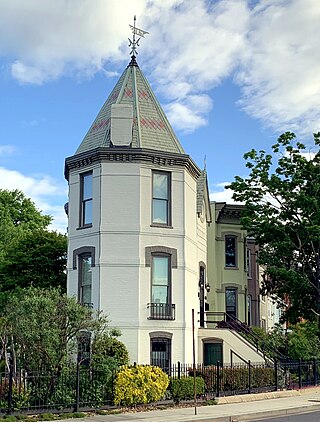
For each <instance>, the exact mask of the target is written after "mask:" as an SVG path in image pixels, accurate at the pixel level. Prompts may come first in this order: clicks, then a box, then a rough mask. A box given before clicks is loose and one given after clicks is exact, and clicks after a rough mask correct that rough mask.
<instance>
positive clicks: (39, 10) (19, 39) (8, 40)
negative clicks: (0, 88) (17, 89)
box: [0, 0, 147, 84]
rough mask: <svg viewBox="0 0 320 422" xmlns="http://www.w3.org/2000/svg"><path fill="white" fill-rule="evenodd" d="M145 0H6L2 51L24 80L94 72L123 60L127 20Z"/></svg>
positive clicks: (1, 13) (1, 11) (0, 26)
mask: <svg viewBox="0 0 320 422" xmlns="http://www.w3.org/2000/svg"><path fill="white" fill-rule="evenodd" d="M146 2H147V1H146V0H135V1H134V2H132V1H130V0H108V1H107V2H106V1H105V0H95V1H94V2H92V1H90V0H77V1H76V2H74V1H68V0H55V1H54V2H53V1H51V0H41V1H39V0H28V1H27V2H21V1H18V0H2V1H1V2H0V55H2V56H6V57H8V58H9V60H10V59H13V60H12V63H11V71H12V75H13V77H15V78H16V79H17V80H18V81H20V82H21V83H35V84H42V83H44V82H46V81H48V80H51V79H56V78H58V77H59V76H61V75H63V74H68V73H71V74H72V73H77V72H80V73H84V74H86V75H90V74H92V73H94V72H96V71H97V70H99V69H101V68H102V66H103V62H104V60H106V59H108V58H111V57H112V58H113V59H117V60H118V59H120V58H123V57H124V55H123V54H120V51H121V48H122V46H123V44H124V41H126V40H127V35H128V29H129V28H128V23H129V22H131V21H132V17H133V15H134V13H136V14H140V13H142V10H143V8H144V7H145V4H146Z"/></svg>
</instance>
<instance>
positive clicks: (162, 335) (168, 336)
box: [149, 331, 173, 340]
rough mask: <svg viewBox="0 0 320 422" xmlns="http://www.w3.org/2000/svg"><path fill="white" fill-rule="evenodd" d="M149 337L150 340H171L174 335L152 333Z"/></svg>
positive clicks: (160, 332)
mask: <svg viewBox="0 0 320 422" xmlns="http://www.w3.org/2000/svg"><path fill="white" fill-rule="evenodd" d="M149 337H150V338H167V339H170V340H171V339H172V337H173V334H172V333H167V332H166V331H152V332H151V333H149Z"/></svg>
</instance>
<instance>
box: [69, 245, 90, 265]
mask: <svg viewBox="0 0 320 422" xmlns="http://www.w3.org/2000/svg"><path fill="white" fill-rule="evenodd" d="M83 254H90V255H91V262H92V264H91V267H95V266H96V264H95V262H96V260H95V256H96V248H95V247H94V246H81V248H77V249H74V251H73V259H72V269H73V270H76V269H77V257H78V256H79V255H83Z"/></svg>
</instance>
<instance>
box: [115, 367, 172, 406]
mask: <svg viewBox="0 0 320 422" xmlns="http://www.w3.org/2000/svg"><path fill="white" fill-rule="evenodd" d="M168 384H169V378H168V375H167V374H165V373H164V372H163V371H162V369H160V368H158V367H157V366H142V365H136V366H131V367H128V366H123V367H122V368H120V369H119V371H118V372H117V375H116V378H115V382H114V403H115V404H121V405H124V406H134V405H136V404H145V403H151V402H154V401H157V400H160V399H161V398H162V397H163V395H164V393H165V391H166V389H167V387H168Z"/></svg>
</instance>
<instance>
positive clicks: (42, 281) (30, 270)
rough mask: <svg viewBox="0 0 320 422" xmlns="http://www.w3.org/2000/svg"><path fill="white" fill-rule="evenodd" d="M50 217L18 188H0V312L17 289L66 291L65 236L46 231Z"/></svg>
mask: <svg viewBox="0 0 320 422" xmlns="http://www.w3.org/2000/svg"><path fill="white" fill-rule="evenodd" d="M51 220H52V218H51V217H50V216H49V215H43V214H42V213H41V211H39V210H38V209H37V208H36V206H35V204H34V203H33V202H32V201H31V200H30V199H29V198H26V197H25V195H24V194H23V193H22V192H21V191H19V190H14V191H8V190H0V308H1V309H0V314H1V312H2V309H3V306H1V305H3V304H4V303H5V302H6V301H7V300H8V297H9V296H10V294H11V293H12V292H13V291H14V290H16V289H17V288H25V287H28V286H31V285H33V286H40V287H49V286H50V287H57V286H60V287H61V289H62V290H66V273H65V269H66V254H67V239H66V236H64V235H61V234H58V233H55V232H51V231H49V230H48V225H49V224H50V222H51Z"/></svg>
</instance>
